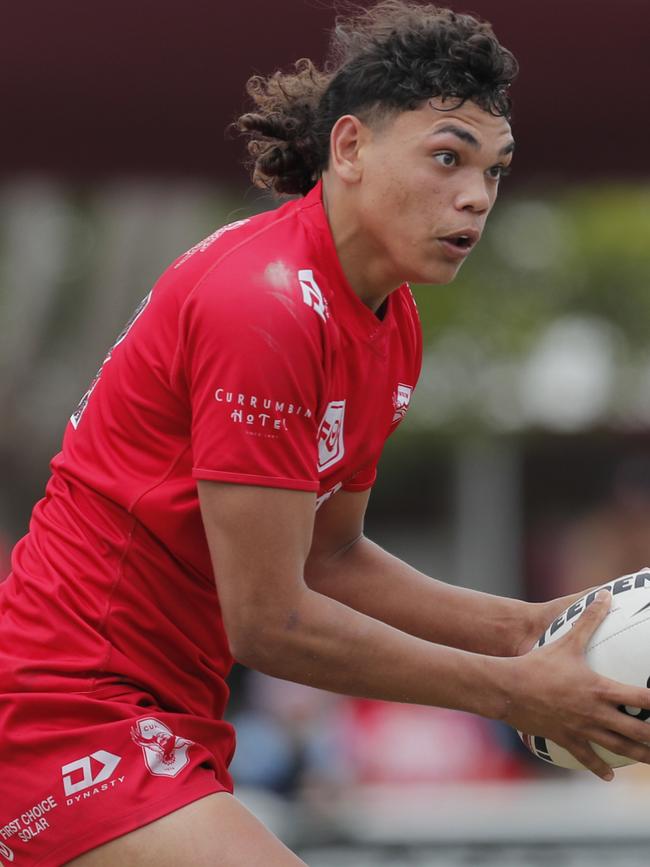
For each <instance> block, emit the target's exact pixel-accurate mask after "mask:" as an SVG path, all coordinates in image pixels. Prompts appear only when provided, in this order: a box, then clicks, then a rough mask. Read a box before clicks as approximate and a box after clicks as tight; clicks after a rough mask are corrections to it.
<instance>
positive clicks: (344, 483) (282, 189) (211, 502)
mask: <svg viewBox="0 0 650 867" xmlns="http://www.w3.org/2000/svg"><path fill="white" fill-rule="evenodd" d="M331 60H332V65H331V66H330V67H328V69H329V71H328V72H326V73H325V72H320V71H318V70H317V69H316V68H314V66H313V65H312V64H311V63H310V62H308V61H301V62H299V63H298V64H297V66H296V71H295V72H294V73H291V74H288V75H282V74H279V73H278V74H275V75H273V76H271V77H270V78H269V79H266V80H263V79H261V78H253V79H252V80H251V81H250V82H249V86H248V89H249V94H250V95H251V96H252V98H253V100H254V102H255V110H254V111H253V112H252V113H250V114H246V115H244V116H243V117H242V118H241V119H240V121H239V126H240V128H241V130H242V131H244V132H245V133H246V134H247V135H248V136H249V151H250V153H251V155H252V158H253V164H254V178H255V180H256V181H257V183H259V184H262V185H264V186H267V187H270V188H272V189H274V190H275V191H277V192H278V193H296V194H300V195H301V196H302V197H301V198H297V199H293V200H291V201H289V202H288V203H287V204H284V205H283V206H282V207H280V208H278V209H277V210H275V211H272V212H270V213H266V214H263V215H260V216H257V217H253V218H252V219H250V220H242V221H240V222H238V223H234V224H232V225H230V226H226V227H224V228H222V229H220V230H219V231H217V232H215V233H214V234H213V235H212V236H211V237H209V238H207V239H206V240H205V241H203V242H202V243H200V244H198V245H197V246H196V247H195V248H193V249H192V250H191V251H189V252H188V253H186V254H185V255H183V256H181V257H180V258H179V259H178V260H177V261H175V262H174V263H173V264H172V265H171V266H170V267H169V268H168V269H167V271H166V272H165V273H164V274H163V276H162V277H161V278H160V280H159V281H158V282H157V283H156V285H155V286H154V288H153V290H152V291H151V292H150V293H149V294H148V295H147V297H146V298H145V299H144V301H143V302H142V303H141V304H140V306H139V308H138V310H137V312H136V314H135V315H134V317H133V318H132V320H131V322H130V323H129V325H128V327H127V328H126V329H125V330H124V332H123V333H122V334H121V335H120V337H119V339H118V341H117V342H116V344H115V345H114V346H113V347H112V349H111V350H110V352H109V353H108V355H107V356H106V358H105V360H104V363H103V365H102V368H101V370H100V372H99V373H98V375H97V377H96V378H95V380H94V382H93V383H92V385H91V387H90V388H89V390H88V392H87V393H86V395H85V396H84V398H83V400H82V401H81V404H80V405H79V407H78V409H77V410H76V412H75V413H74V414H73V416H72V419H71V422H70V424H69V425H68V428H67V430H66V432H65V437H64V441H63V448H62V451H61V453H60V454H58V455H57V456H56V457H55V458H54V460H53V462H52V477H51V479H50V481H49V483H48V486H47V490H46V494H45V498H44V499H43V500H41V501H40V502H39V503H38V504H37V505H36V507H35V509H34V512H33V517H32V520H31V523H30V529H29V534H28V535H27V536H26V537H25V538H24V539H22V540H21V541H20V542H19V543H18V545H17V546H16V548H15V550H14V553H13V562H12V569H13V571H12V573H11V575H10V577H9V579H8V580H7V581H6V582H5V583H4V584H2V585H1V588H0V593H1V596H0V601H1V611H2V620H1V629H0V688H1V692H2V703H1V704H0V758H1V766H2V779H1V781H0V811H1V814H0V863H3V864H4V863H13V862H14V861H15V863H16V865H41V867H56V865H61V864H64V863H67V862H69V861H72V862H73V863H74V864H78V865H86V867H90V865H102V867H103V865H113V864H116V863H122V864H128V865H133V867H139V865H142V867H145V865H147V867H148V865H151V867H153V865H155V867H167V865H169V867H172V865H174V867H177V865H179V864H187V865H193V867H204V865H205V867H207V865H215V867H216V865H219V867H253V865H259V867H275V865H277V867H280V865H287V867H288V865H291V864H300V863H302V862H301V861H300V860H299V859H298V858H297V857H296V856H295V855H293V854H292V853H290V852H289V851H288V850H287V849H286V848H285V847H284V846H283V845H282V844H281V843H280V842H279V841H278V840H277V839H276V838H275V837H273V835H271V834H270V833H269V832H268V831H267V830H266V829H265V828H264V827H263V826H262V825H261V824H260V823H259V822H258V821H257V820H256V819H255V818H253V816H252V815H251V814H250V813H248V812H247V810H246V809H245V808H244V807H243V806H242V805H241V804H239V803H238V801H237V800H236V799H235V798H234V797H233V795H232V794H231V792H232V786H231V779H230V777H229V775H228V763H229V761H230V759H231V757H232V753H233V749H234V734H233V731H232V729H231V726H230V725H228V724H227V723H226V722H224V721H223V712H224V708H225V705H226V699H227V687H226V677H227V675H228V671H229V669H230V666H231V663H232V659H233V656H234V657H235V658H237V659H239V660H241V661H242V662H243V663H244V664H246V665H249V666H251V667H253V668H256V669H259V670H260V671H262V672H267V673H269V674H272V675H275V676H276V677H281V678H287V679H290V680H294V681H298V682H301V683H306V684H310V685H312V686H316V687H322V688H324V689H328V690H334V691H337V692H342V693H349V694H351V695H359V696H368V697H375V698H378V699H387V700H393V701H401V702H417V703H421V704H425V705H439V706H444V707H450V708H459V709H462V710H465V711H471V712H474V713H478V714H483V715H485V716H487V717H490V718H493V719H502V720H505V721H506V722H508V723H510V724H511V725H513V726H516V727H517V728H519V729H521V730H523V731H526V732H531V733H534V734H539V735H544V736H547V737H551V738H552V739H553V740H555V741H556V742H558V743H559V744H562V745H563V746H566V747H567V748H568V749H570V750H571V752H572V753H573V754H574V755H575V756H577V757H578V758H579V759H580V760H581V761H582V762H583V763H584V764H585V765H587V766H588V767H589V768H590V769H591V770H592V771H593V772H594V773H596V774H598V775H599V776H601V777H603V778H608V777H609V776H610V771H609V768H608V767H607V766H606V765H605V764H604V763H603V762H602V761H601V760H600V759H599V758H598V757H597V756H596V754H595V753H594V752H593V750H592V749H591V747H590V746H589V744H588V741H594V742H597V743H599V744H602V745H603V746H605V747H607V748H609V749H611V750H614V751H615V752H618V753H625V754H627V755H629V756H631V757H633V758H635V759H638V760H640V761H645V762H648V761H650V749H649V748H648V747H646V746H645V745H644V744H643V742H644V741H645V739H646V737H647V728H646V726H645V725H644V724H643V723H641V722H640V721H638V720H636V719H634V718H632V717H629V716H625V715H623V714H621V713H620V712H619V711H618V710H617V706H618V705H632V706H639V707H648V706H650V700H649V699H650V693H648V692H647V691H646V690H641V689H635V688H632V687H623V686H620V685H618V684H615V683H612V682H609V681H607V680H604V679H603V678H599V677H598V676H596V675H595V674H593V673H592V672H591V671H590V670H589V669H588V668H587V666H586V665H585V663H584V661H583V653H582V651H583V647H584V645H585V643H586V641H587V640H588V638H589V636H590V634H591V633H592V632H593V630H594V628H595V627H596V626H597V624H598V623H599V622H600V620H601V619H602V618H603V617H604V615H605V614H606V611H607V600H600V601H597V602H596V603H595V604H594V605H592V606H591V608H589V609H588V610H587V611H586V612H585V614H584V615H583V616H582V617H581V618H580V620H579V622H578V623H577V624H576V627H575V628H574V630H573V632H572V634H571V635H569V636H567V637H566V638H564V639H562V640H561V641H558V642H556V643H555V644H552V645H551V646H549V647H545V648H542V649H540V650H536V651H534V652H532V653H526V652H525V651H527V650H529V648H531V647H532V645H533V643H534V640H535V638H536V637H537V636H538V635H539V634H540V633H541V632H542V630H543V629H544V628H545V627H546V626H547V624H548V623H549V622H550V621H551V620H552V619H553V617H554V615H555V614H556V613H558V612H559V611H560V610H562V608H563V607H564V606H565V604H566V603H565V601H563V600H556V601H554V602H551V603H547V604H543V605H530V604H526V603H523V602H519V601H516V600H511V599H503V598H498V597H492V596H488V595H485V594H481V593H476V592H472V591H469V590H463V589H457V588H455V587H451V586H448V585H446V584H443V583H439V582H437V581H435V580H433V579H431V578H428V577H425V576H423V575H422V574H420V573H418V572H417V571H415V570H414V569H412V568H411V567H409V566H408V565H406V564H405V563H402V562H400V561H399V560H397V559H395V558H394V557H392V556H391V555H390V554H387V553H386V552H384V551H383V550H382V549H381V548H379V547H378V546H377V545H375V544H374V543H373V542H371V541H370V540H368V539H367V538H365V537H364V535H363V516H364V512H365V509H366V505H367V503H368V498H369V495H370V489H371V487H372V485H373V482H374V479H375V472H376V471H375V467H376V464H377V461H378V459H379V456H380V454H381V450H382V446H383V443H384V441H385V439H386V437H388V436H389V435H390V434H391V433H392V432H393V431H394V430H395V429H396V428H397V427H398V425H399V424H400V422H401V421H402V419H403V418H404V416H405V414H406V413H407V411H408V406H409V402H410V400H411V396H412V394H413V389H414V388H415V385H416V382H417V378H418V375H419V369H420V356H421V338H420V326H419V323H418V317H417V312H416V308H415V303H414V301H413V298H412V296H411V292H410V290H409V287H408V285H407V283H406V282H405V281H409V280H410V281H417V282H419V283H426V284H441V283H447V282H448V281H450V280H452V279H453V278H454V276H455V275H456V273H457V271H458V269H459V268H460V266H461V264H462V262H463V261H464V260H465V258H466V257H467V256H468V255H469V253H470V252H471V250H472V249H473V247H474V246H475V245H476V244H477V243H478V241H479V239H480V237H481V233H482V232H483V229H484V226H485V221H486V219H487V217H488V214H489V213H490V210H491V209H492V206H493V205H494V202H495V199H496V196H497V191H498V188H499V181H500V178H501V177H502V175H503V174H504V173H505V172H506V171H507V170H508V166H509V163H510V161H511V159H512V151H513V139H512V134H511V129H510V125H509V122H508V116H509V107H510V106H509V99H508V96H507V91H508V86H509V84H510V82H511V81H512V79H513V77H514V75H515V73H516V62H515V60H514V58H513V57H512V55H511V54H510V53H509V52H508V51H507V50H506V49H504V48H503V47H501V46H500V45H499V43H498V42H497V40H496V38H495V36H494V34H493V33H492V30H491V29H490V27H489V26H488V25H487V24H483V23H479V22H477V21H476V20H475V19H474V18H471V17H469V16H463V15H455V14H453V13H452V12H450V11H447V10H442V9H436V8H434V7H433V6H431V5H420V4H417V3H414V2H402V0H384V2H380V3H379V4H377V5H376V6H375V7H373V8H372V9H371V10H370V11H367V12H365V13H364V12H359V13H357V14H356V15H353V16H352V17H351V18H349V19H347V20H344V21H339V23H338V24H337V27H336V29H335V31H334V34H333V38H332V55H331ZM431 291H434V290H431ZM215 582H216V583H215Z"/></svg>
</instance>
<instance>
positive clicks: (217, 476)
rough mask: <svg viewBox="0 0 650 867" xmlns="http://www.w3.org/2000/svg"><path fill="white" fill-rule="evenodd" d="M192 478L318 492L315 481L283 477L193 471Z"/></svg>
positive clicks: (198, 468)
mask: <svg viewBox="0 0 650 867" xmlns="http://www.w3.org/2000/svg"><path fill="white" fill-rule="evenodd" d="M192 478H194V479H202V480H204V481H210V482H232V483H234V484H236V485H261V486H262V487H264V488H286V489H288V490H293V491H313V492H314V493H316V492H317V491H318V488H319V485H318V482H317V481H314V480H313V479H287V478H283V477H282V476H254V475H249V474H248V473H227V472H225V471H224V470H207V469H204V468H203V467H194V468H193V469H192Z"/></svg>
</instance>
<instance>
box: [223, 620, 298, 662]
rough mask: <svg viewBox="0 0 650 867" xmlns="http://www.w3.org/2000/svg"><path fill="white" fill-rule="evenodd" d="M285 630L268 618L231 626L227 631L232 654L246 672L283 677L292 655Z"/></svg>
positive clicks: (240, 622)
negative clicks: (286, 662) (284, 666)
mask: <svg viewBox="0 0 650 867" xmlns="http://www.w3.org/2000/svg"><path fill="white" fill-rule="evenodd" d="M285 629H286V627H285ZM285 629H283V628H282V626H281V625H280V624H278V623H276V622H275V621H273V620H271V619H269V618H266V617H265V618H263V619H261V618H254V619H251V620H249V621H244V622H242V621H239V622H237V623H235V624H230V625H229V627H227V628H226V632H227V635H228V643H229V645H230V652H231V654H232V655H233V657H234V659H236V660H237V662H239V663H241V665H245V666H246V668H252V669H255V670H256V671H260V672H262V673H263V674H269V675H271V676H276V677H281V676H282V675H281V671H282V668H283V666H282V661H283V660H285V659H286V655H287V652H288V651H287V647H286V641H285V640H284V634H283V633H284V632H285Z"/></svg>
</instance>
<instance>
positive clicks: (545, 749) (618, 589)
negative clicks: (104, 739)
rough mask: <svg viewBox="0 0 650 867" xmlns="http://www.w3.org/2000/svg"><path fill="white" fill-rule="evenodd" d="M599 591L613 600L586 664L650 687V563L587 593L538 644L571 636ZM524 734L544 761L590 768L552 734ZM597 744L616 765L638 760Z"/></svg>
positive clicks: (641, 713) (646, 713)
mask: <svg viewBox="0 0 650 867" xmlns="http://www.w3.org/2000/svg"><path fill="white" fill-rule="evenodd" d="M599 590H609V591H610V593H611V594H612V604H611V608H610V610H609V614H608V615H607V616H606V617H605V619H604V620H603V622H602V623H601V624H600V625H599V626H598V628H597V629H596V631H595V632H594V634H593V636H592V637H591V639H590V641H589V644H588V645H587V648H586V658H587V664H588V665H589V667H590V668H592V669H593V670H594V671H595V672H597V674H602V675H603V676H604V677H608V678H610V679H611V680H618V681H619V682H620V683H627V684H630V685H631V686H640V687H643V688H646V687H650V568H649V567H647V566H645V567H644V568H643V569H641V570H640V571H639V572H634V573H632V574H631V575H623V576H622V577H621V578H617V579H616V580H614V581H612V582H610V583H609V584H603V586H602V587H597V588H596V589H595V590H591V591H590V592H589V593H586V594H585V595H584V596H583V597H582V598H581V599H578V600H577V602H574V603H573V605H570V606H569V608H567V609H566V611H564V612H563V613H562V614H560V616H559V617H558V618H556V619H555V620H554V621H553V622H552V623H551V625H550V626H549V627H548V629H547V630H546V632H544V634H543V635H542V636H540V639H539V641H538V642H537V644H536V647H542V646H544V645H545V644H550V643H551V642H553V641H557V639H558V638H561V637H562V636H563V635H566V633H567V632H568V631H569V630H570V629H571V628H572V627H573V624H574V623H575V622H576V620H577V619H578V617H580V615H581V614H582V612H583V611H584V610H585V608H586V607H587V606H588V605H591V603H592V602H593V601H594V599H595V598H596V593H598V591H599ZM620 710H621V712H622V713H627V714H629V715H630V716H634V717H637V719H641V720H644V721H647V720H648V719H650V710H642V709H641V708H638V707H621V708H620ZM519 737H520V738H521V739H522V741H523V742H524V744H525V745H526V746H527V747H528V749H529V750H530V751H531V752H532V753H533V754H534V755H536V756H537V758H539V759H542V760H543V761H545V762H550V763H551V764H552V765H558V766H559V767H562V768H575V769H580V770H586V769H585V766H584V765H583V764H581V763H580V762H579V761H578V760H577V759H576V758H574V757H573V756H572V755H571V753H570V752H568V750H565V749H563V748H562V747H560V746H558V745H557V744H556V743H554V742H553V741H551V740H548V739H547V738H543V737H539V736H536V735H528V734H524V733H523V732H519ZM648 741H649V742H650V729H649V730H648ZM592 746H593V748H594V751H595V752H596V753H598V755H599V756H601V758H603V759H604V760H605V761H606V762H607V764H608V765H609V766H610V767H612V768H620V767H623V765H632V764H634V760H633V759H628V758H626V757H624V756H619V755H616V753H611V752H609V750H606V749H604V748H603V747H600V746H598V745H597V744H592Z"/></svg>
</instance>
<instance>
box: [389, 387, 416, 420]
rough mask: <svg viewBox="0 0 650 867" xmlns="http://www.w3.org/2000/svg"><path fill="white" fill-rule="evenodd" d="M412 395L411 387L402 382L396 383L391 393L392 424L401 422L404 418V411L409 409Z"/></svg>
mask: <svg viewBox="0 0 650 867" xmlns="http://www.w3.org/2000/svg"><path fill="white" fill-rule="evenodd" d="M412 394H413V386H412V385H404V383H403V382H398V383H397V388H396V389H395V391H394V392H393V409H394V412H393V422H396V421H401V420H402V419H403V418H404V416H405V415H406V410H407V409H408V408H409V404H410V402H411V395H412Z"/></svg>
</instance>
